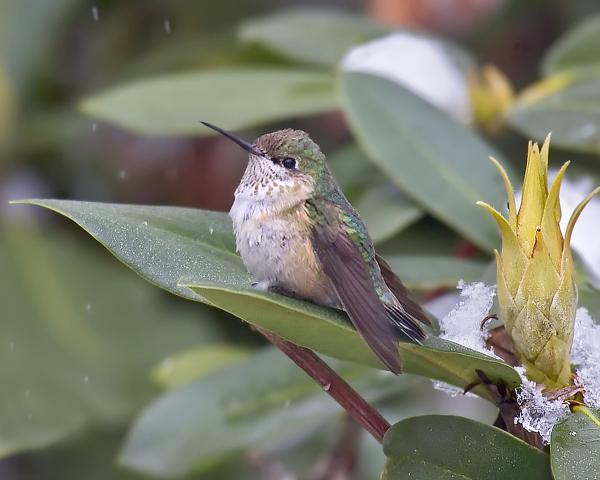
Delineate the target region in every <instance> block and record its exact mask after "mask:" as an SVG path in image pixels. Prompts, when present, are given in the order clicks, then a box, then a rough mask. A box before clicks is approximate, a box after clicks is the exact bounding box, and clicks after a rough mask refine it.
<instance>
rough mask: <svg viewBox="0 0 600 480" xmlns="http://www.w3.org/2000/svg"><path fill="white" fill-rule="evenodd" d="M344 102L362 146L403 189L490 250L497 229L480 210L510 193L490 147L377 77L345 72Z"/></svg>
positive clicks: (393, 84) (343, 85)
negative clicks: (481, 204)
mask: <svg viewBox="0 0 600 480" xmlns="http://www.w3.org/2000/svg"><path fill="white" fill-rule="evenodd" d="M341 89H342V104H343V108H344V111H345V113H346V116H347V118H348V120H349V121H350V125H351V127H352V130H353V131H354V133H355V135H356V137H357V139H358V141H359V143H360V144H361V145H362V146H363V148H364V149H365V151H366V152H368V153H369V156H370V158H371V160H373V161H374V162H375V163H376V164H377V165H378V166H379V167H380V168H381V169H382V170H383V171H384V172H385V173H386V174H387V176H388V177H389V178H390V180H392V181H393V182H394V183H395V184H396V185H397V186H398V187H400V188H401V189H402V190H403V191H404V192H405V193H407V194H408V195H410V196H411V197H412V198H413V199H414V200H415V201H417V202H418V203H419V204H421V205H422V206H423V207H424V208H425V209H426V210H427V211H429V212H430V213H431V214H432V215H434V216H435V217H437V218H438V219H440V220H441V221H442V222H444V223H446V224H447V225H449V226H450V227H452V228H453V229H455V230H456V231H458V232H460V233H461V234H463V235H464V236H465V237H467V238H469V239H471V240H473V241H474V242H475V243H477V244H478V245H479V246H481V247H482V248H484V249H486V250H492V249H493V248H494V247H496V246H497V245H498V241H499V239H498V234H497V232H496V227H495V226H494V225H493V223H492V222H491V221H490V219H488V218H486V217H485V215H484V213H483V212H481V211H480V209H479V208H478V207H477V206H476V205H475V202H477V201H478V200H482V199H483V200H486V201H488V202H491V203H492V204H494V205H503V204H504V202H505V201H506V194H505V193H504V187H503V186H502V181H501V180H500V178H499V176H498V172H497V171H496V170H495V169H494V167H493V166H492V164H491V163H490V161H489V160H488V156H489V155H493V156H495V157H496V158H498V155H499V154H498V152H496V151H495V150H494V149H493V148H492V147H491V146H489V145H488V144H486V143H485V142H484V141H483V140H482V139H480V138H479V137H478V136H477V135H476V134H475V133H474V132H472V131H471V130H469V129H468V128H466V127H464V126H462V125H460V124H458V123H456V122H455V121H453V120H452V119H451V118H450V117H449V116H448V115H447V114H446V113H444V112H442V111H441V110H438V109H437V108H435V107H433V106H432V105H430V104H429V103H428V102H426V101H425V100H423V99H421V98H419V97H418V96H416V95H414V94H413V93H411V92H409V91H408V90H407V89H405V88H403V87H402V86H400V85H398V84H396V83H394V82H392V81H390V80H387V79H384V78H381V77H377V76H373V75H369V74H364V73H353V72H344V73H342V74H341Z"/></svg>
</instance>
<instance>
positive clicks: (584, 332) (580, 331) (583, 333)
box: [571, 308, 600, 408]
mask: <svg viewBox="0 0 600 480" xmlns="http://www.w3.org/2000/svg"><path fill="white" fill-rule="evenodd" d="M571 361H572V362H573V363H574V364H575V365H577V367H578V368H577V372H576V373H577V376H576V383H577V385H581V386H582V387H583V388H585V392H584V394H583V400H584V402H585V404H586V405H587V406H588V407H591V408H600V370H599V369H598V365H600V325H596V324H595V323H594V321H593V320H592V317H591V316H590V314H589V312H588V311H587V310H586V309H585V308H579V309H577V314H576V317H575V334H574V336H573V346H572V348H571Z"/></svg>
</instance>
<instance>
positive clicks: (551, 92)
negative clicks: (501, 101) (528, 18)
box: [506, 70, 600, 154]
mask: <svg viewBox="0 0 600 480" xmlns="http://www.w3.org/2000/svg"><path fill="white" fill-rule="evenodd" d="M531 88H532V90H530V91H529V93H527V92H526V93H525V95H523V96H522V97H521V99H520V101H518V102H516V103H515V105H514V106H513V108H512V109H511V110H510V111H509V113H508V116H507V119H506V120H507V123H508V124H509V125H510V126H511V127H512V128H514V129H515V130H517V131H519V132H520V133H522V134H523V136H525V137H528V138H532V139H536V140H539V141H543V140H544V138H545V137H546V136H547V135H548V133H550V132H552V145H553V146H558V147H563V148H566V149H569V150H576V151H580V152H587V153H594V154H600V95H598V92H599V91H600V70H596V71H592V72H585V73H584V72H565V73H559V74H557V75H556V76H554V77H550V78H549V79H546V80H545V81H543V82H542V83H540V84H538V85H535V86H533V87H531Z"/></svg>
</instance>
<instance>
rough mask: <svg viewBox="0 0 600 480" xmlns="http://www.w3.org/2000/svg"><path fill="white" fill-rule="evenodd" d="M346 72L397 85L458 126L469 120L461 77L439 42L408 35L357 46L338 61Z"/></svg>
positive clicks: (420, 36) (464, 84)
mask: <svg viewBox="0 0 600 480" xmlns="http://www.w3.org/2000/svg"><path fill="white" fill-rule="evenodd" d="M342 68H343V69H344V70H346V71H353V72H365V73H371V74H374V75H378V76H380V77H384V78H387V79H388V80H391V81H393V82H396V83H399V84H400V85H402V86H404V87H405V88H407V89H409V90H410V91H411V92H413V93H414V94H416V95H418V96H420V97H421V98H423V99H425V100H427V101H428V102H430V103H431V104H433V105H435V106H436V107H438V108H439V109H441V110H444V111H446V112H447V113H448V114H449V115H451V116H452V117H454V118H455V119H456V120H458V121H460V122H462V123H468V122H469V121H470V119H471V102H470V99H469V93H468V88H467V81H466V78H465V75H464V74H463V73H462V72H461V71H460V69H459V68H458V66H457V65H456V64H455V63H453V62H452V60H451V58H450V56H449V55H448V53H447V52H446V51H445V49H444V46H443V44H442V43H441V42H439V41H436V40H434V39H432V38H427V37H425V36H423V35H418V34H415V33H410V32H399V33H393V34H391V35H388V36H386V37H383V38H378V39H376V40H372V41H370V42H367V43H364V44H362V45H359V46H357V47H355V48H353V49H352V50H350V52H348V54H347V55H346V57H345V58H344V59H343V61H342Z"/></svg>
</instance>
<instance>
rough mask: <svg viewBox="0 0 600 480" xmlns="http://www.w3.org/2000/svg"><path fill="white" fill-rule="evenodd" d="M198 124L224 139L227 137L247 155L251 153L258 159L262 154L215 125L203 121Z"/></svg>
mask: <svg viewBox="0 0 600 480" xmlns="http://www.w3.org/2000/svg"><path fill="white" fill-rule="evenodd" d="M200 123H201V124H203V125H206V126H207V127H208V128H212V129H213V130H215V131H216V132H219V133H220V134H221V135H223V136H224V137H227V138H228V139H229V140H231V141H232V142H235V143H237V144H238V145H239V146H240V147H242V148H243V149H244V150H246V151H247V152H248V153H251V154H252V155H257V156H259V157H260V156H262V153H261V152H260V151H259V150H258V149H257V148H256V147H255V146H254V145H252V144H251V143H248V142H246V141H245V140H242V139H241V138H239V137H236V136H235V135H234V134H232V133H229V132H228V131H226V130H223V129H222V128H219V127H217V126H216V125H212V124H211V123H208V122H203V121H200Z"/></svg>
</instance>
